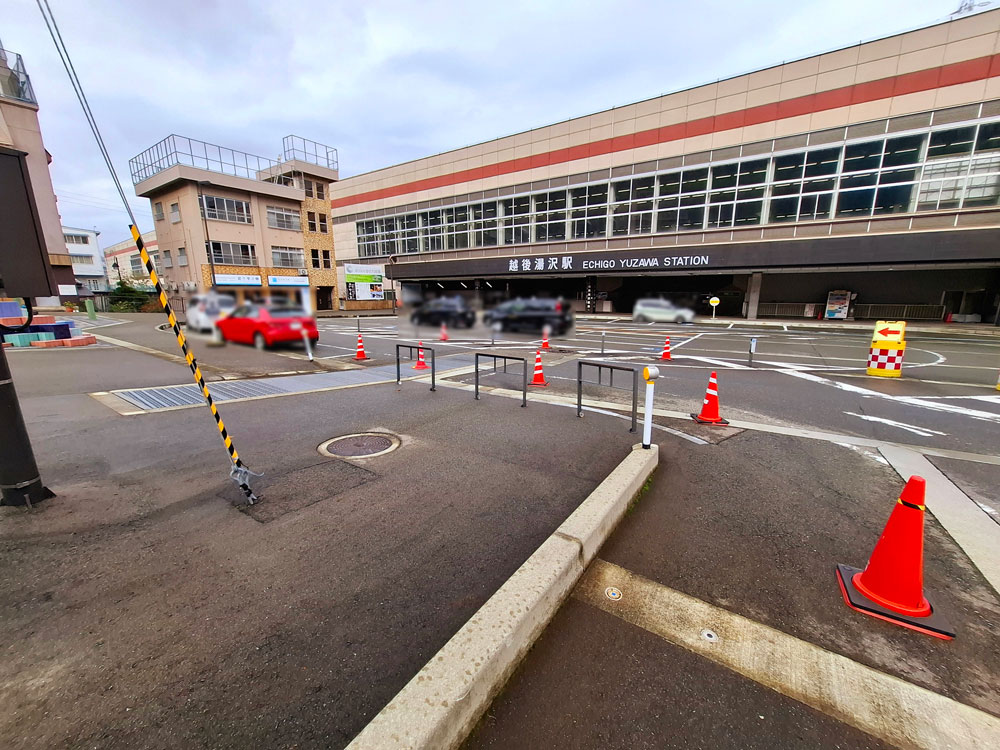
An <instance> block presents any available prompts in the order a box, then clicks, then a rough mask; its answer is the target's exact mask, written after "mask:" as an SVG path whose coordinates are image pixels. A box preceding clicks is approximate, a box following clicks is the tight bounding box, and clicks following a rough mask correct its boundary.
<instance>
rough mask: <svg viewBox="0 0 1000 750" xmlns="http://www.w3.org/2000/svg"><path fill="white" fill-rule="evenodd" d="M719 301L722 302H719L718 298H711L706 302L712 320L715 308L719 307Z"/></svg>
mask: <svg viewBox="0 0 1000 750" xmlns="http://www.w3.org/2000/svg"><path fill="white" fill-rule="evenodd" d="M721 301H722V300H720V299H719V298H718V297H712V299H710V300H709V301H708V304H710V305H711V306H712V320H715V308H717V307H718V306H719V303H720V302H721Z"/></svg>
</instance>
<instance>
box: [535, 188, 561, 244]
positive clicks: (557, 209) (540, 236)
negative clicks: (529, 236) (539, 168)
mask: <svg viewBox="0 0 1000 750" xmlns="http://www.w3.org/2000/svg"><path fill="white" fill-rule="evenodd" d="M565 239H566V191H565V190H554V191H553V192H551V193H541V194H540V195H536V196H535V240H536V241H538V242H557V241H562V240H565Z"/></svg>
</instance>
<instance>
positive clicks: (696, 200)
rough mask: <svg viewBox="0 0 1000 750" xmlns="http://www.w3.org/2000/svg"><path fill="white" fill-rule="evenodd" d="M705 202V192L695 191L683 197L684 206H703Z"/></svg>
mask: <svg viewBox="0 0 1000 750" xmlns="http://www.w3.org/2000/svg"><path fill="white" fill-rule="evenodd" d="M704 204H705V194H704V193H695V194H694V195H685V196H682V197H681V205H682V206H702V205H704Z"/></svg>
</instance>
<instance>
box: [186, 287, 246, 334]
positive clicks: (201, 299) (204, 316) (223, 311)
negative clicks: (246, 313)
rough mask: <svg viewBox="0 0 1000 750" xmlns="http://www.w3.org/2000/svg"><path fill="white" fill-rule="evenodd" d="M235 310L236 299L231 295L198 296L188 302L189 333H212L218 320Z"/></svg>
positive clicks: (213, 293) (187, 321) (211, 293)
mask: <svg viewBox="0 0 1000 750" xmlns="http://www.w3.org/2000/svg"><path fill="white" fill-rule="evenodd" d="M235 308H236V298H235V297H233V296H232V295H231V294H219V293H217V292H208V293H207V294H196V295H195V296H193V297H192V298H191V299H190V300H188V305H187V310H186V312H185V317H186V324H187V328H188V330H189V331H211V330H212V329H213V328H214V327H215V322H216V321H217V320H220V319H221V318H224V317H226V316H227V315H229V313H231V312H232V311H233V310H234V309H235Z"/></svg>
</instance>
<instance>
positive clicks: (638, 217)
mask: <svg viewBox="0 0 1000 750" xmlns="http://www.w3.org/2000/svg"><path fill="white" fill-rule="evenodd" d="M635 205H638V207H639V208H640V209H642V210H641V211H640V212H639V213H634V214H632V222H631V226H632V234H649V233H650V232H652V231H653V211H652V208H653V202H652V201H647V202H645V203H639V204H633V206H635ZM647 208H648V210H646V209H647Z"/></svg>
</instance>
